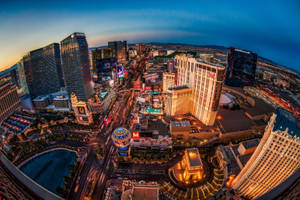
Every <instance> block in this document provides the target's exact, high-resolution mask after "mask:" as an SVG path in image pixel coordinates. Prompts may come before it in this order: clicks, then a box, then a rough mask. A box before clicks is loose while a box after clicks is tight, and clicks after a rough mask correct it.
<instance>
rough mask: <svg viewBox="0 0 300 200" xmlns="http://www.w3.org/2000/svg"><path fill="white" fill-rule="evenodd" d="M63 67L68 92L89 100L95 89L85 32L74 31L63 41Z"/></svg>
mask: <svg viewBox="0 0 300 200" xmlns="http://www.w3.org/2000/svg"><path fill="white" fill-rule="evenodd" d="M61 58H62V69H63V74H64V78H65V85H66V89H67V92H68V94H69V95H70V96H71V94H72V93H74V94H76V96H77V98H78V99H79V100H80V101H87V100H88V99H89V98H90V97H92V95H93V93H94V90H93V87H92V79H91V74H90V62H89V52H88V44H87V41H86V38H85V34H84V33H73V34H71V35H70V36H68V37H67V38H65V39H64V40H62V41H61Z"/></svg>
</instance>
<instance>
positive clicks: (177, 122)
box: [171, 121, 191, 127]
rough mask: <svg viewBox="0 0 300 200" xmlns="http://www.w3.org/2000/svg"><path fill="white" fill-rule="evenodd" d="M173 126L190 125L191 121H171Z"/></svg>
mask: <svg viewBox="0 0 300 200" xmlns="http://www.w3.org/2000/svg"><path fill="white" fill-rule="evenodd" d="M171 125H172V126H173V127H190V126H191V124H190V122H189V121H171Z"/></svg>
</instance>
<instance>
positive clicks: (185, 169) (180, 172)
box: [169, 148, 204, 185]
mask: <svg viewBox="0 0 300 200" xmlns="http://www.w3.org/2000/svg"><path fill="white" fill-rule="evenodd" d="M169 172H170V173H171V174H172V176H173V177H174V178H175V180H176V181H177V182H179V183H181V184H184V185H191V184H194V183H196V182H198V181H200V180H202V178H203V176H204V168H203V163H202V160H201V158H200V154H199V151H198V149H197V148H190V149H186V150H185V151H184V156H183V159H182V161H181V162H178V163H177V164H176V165H175V166H174V167H172V168H170V169H169Z"/></svg>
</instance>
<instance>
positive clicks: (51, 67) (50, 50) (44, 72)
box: [18, 43, 64, 98]
mask: <svg viewBox="0 0 300 200" xmlns="http://www.w3.org/2000/svg"><path fill="white" fill-rule="evenodd" d="M18 71H19V72H18V73H19V78H20V79H21V82H22V85H25V83H24V80H23V76H24V75H25V77H26V83H27V86H28V89H29V93H30V95H31V97H33V98H34V97H37V96H40V95H45V94H49V93H53V92H57V91H59V90H60V88H61V87H63V86H64V83H63V75H62V70H61V61H60V50H59V44H58V43H53V44H50V45H48V46H46V47H43V48H40V49H36V50H34V51H31V52H30V53H29V54H27V55H25V56H24V57H23V59H22V60H21V61H20V62H19V63H18ZM24 87H25V86H24ZM25 92H26V91H25Z"/></svg>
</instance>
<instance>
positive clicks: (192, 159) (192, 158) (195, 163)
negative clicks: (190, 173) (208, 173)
mask: <svg viewBox="0 0 300 200" xmlns="http://www.w3.org/2000/svg"><path fill="white" fill-rule="evenodd" d="M185 156H186V158H187V160H188V162H187V164H188V168H189V169H193V168H199V167H202V161H201V158H200V155H199V151H198V149H196V148H193V149H187V150H186V151H185Z"/></svg>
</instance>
